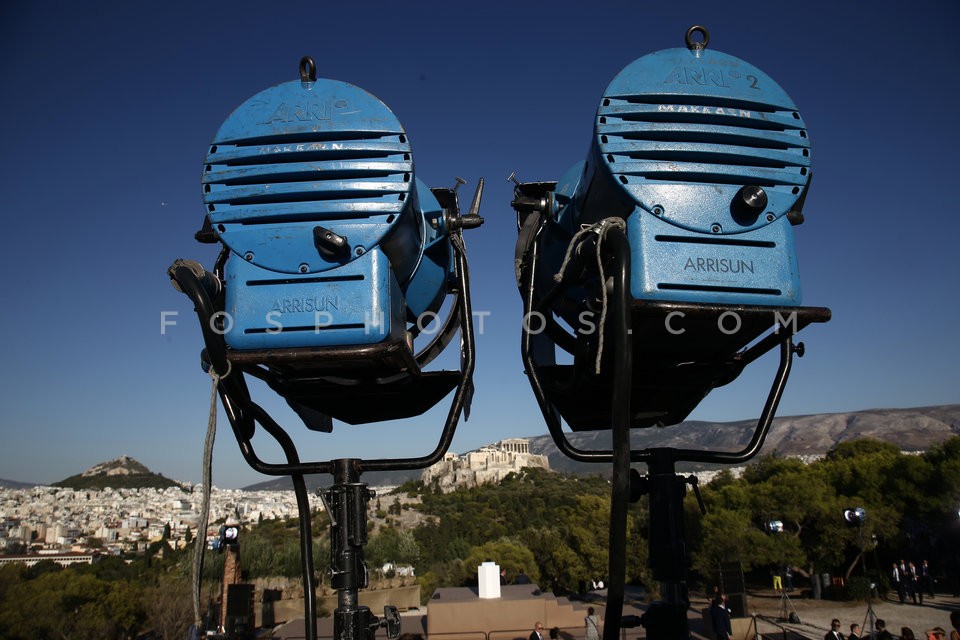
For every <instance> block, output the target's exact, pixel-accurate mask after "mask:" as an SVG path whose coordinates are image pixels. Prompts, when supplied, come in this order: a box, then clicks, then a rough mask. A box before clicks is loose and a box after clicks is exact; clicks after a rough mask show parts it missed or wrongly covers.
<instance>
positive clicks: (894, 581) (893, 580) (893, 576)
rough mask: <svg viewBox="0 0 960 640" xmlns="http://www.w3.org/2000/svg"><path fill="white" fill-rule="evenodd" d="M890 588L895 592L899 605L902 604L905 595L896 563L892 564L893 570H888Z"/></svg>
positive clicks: (901, 575)
mask: <svg viewBox="0 0 960 640" xmlns="http://www.w3.org/2000/svg"><path fill="white" fill-rule="evenodd" d="M890 586H891V587H893V588H894V590H895V591H896V592H897V597H898V598H900V604H903V601H904V600H905V599H906V593H904V591H903V574H902V573H900V567H899V566H897V563H896V562H894V563H893V569H891V570H890Z"/></svg>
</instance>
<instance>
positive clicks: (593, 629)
mask: <svg viewBox="0 0 960 640" xmlns="http://www.w3.org/2000/svg"><path fill="white" fill-rule="evenodd" d="M583 625H584V633H583V638H584V640H600V621H599V620H597V616H596V614H595V613H594V610H593V607H587V617H586V618H584V619H583Z"/></svg>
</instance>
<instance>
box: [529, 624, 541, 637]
mask: <svg viewBox="0 0 960 640" xmlns="http://www.w3.org/2000/svg"><path fill="white" fill-rule="evenodd" d="M530 640H543V623H542V622H540V621H539V620H537V623H536V624H535V625H533V633H531V634H530Z"/></svg>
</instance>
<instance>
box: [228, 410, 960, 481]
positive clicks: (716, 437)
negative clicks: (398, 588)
mask: <svg viewBox="0 0 960 640" xmlns="http://www.w3.org/2000/svg"><path fill="white" fill-rule="evenodd" d="M755 427H756V421H751V420H741V421H737V422H706V421H696V420H691V421H687V422H682V423H680V424H678V425H675V426H672V427H665V428H655V427H651V428H649V429H634V430H632V431H631V437H630V441H631V445H632V447H633V448H634V449H646V448H651V447H673V448H683V449H696V450H716V451H737V450H739V449H741V448H743V447H744V446H746V444H747V443H748V442H749V441H750V438H751V437H752V436H753V432H754V428H755ZM957 435H960V404H951V405H942V406H935V407H917V408H912V409H868V410H865V411H855V412H848V413H820V414H814V415H807V416H789V417H783V418H775V419H774V421H773V424H772V425H771V427H770V431H769V433H768V434H767V438H766V440H765V441H764V445H763V448H762V449H761V450H760V454H759V455H765V454H771V453H776V454H778V455H782V456H811V455H823V454H826V453H827V452H828V451H830V450H831V449H833V448H834V447H836V446H837V445H838V444H839V443H841V442H846V441H848V440H856V439H859V438H873V439H875V440H881V441H884V442H889V443H892V444H895V445H897V446H898V447H900V449H901V450H903V451H925V450H926V449H928V448H929V447H931V446H932V445H935V444H939V443H941V442H943V441H945V440H947V439H949V438H951V437H953V436H957ZM567 437H568V438H569V440H570V442H571V444H573V445H574V446H575V447H577V448H579V449H585V450H604V449H609V448H610V431H609V430H607V431H587V432H582V433H569V432H568V433H567ZM529 440H530V452H531V453H539V454H542V455H545V456H547V457H548V458H549V459H550V468H551V469H554V470H556V471H562V472H564V473H572V474H576V475H591V474H602V475H609V473H610V465H609V464H589V463H581V462H575V461H573V460H571V459H570V458H568V457H567V456H565V455H564V454H562V453H560V451H559V450H558V449H557V446H556V444H554V442H553V438H552V437H551V436H550V435H542V436H536V437H533V438H530V439H529ZM712 466H713V467H717V466H719V465H712ZM703 468H708V465H694V464H689V463H685V464H681V465H678V470H679V471H690V470H696V469H703ZM419 478H420V472H419V471H381V472H370V473H365V474H363V475H362V476H361V479H362V481H363V482H366V483H367V484H368V485H370V486H372V487H376V486H383V485H398V484H403V482H405V481H407V480H419ZM332 482H333V480H332V477H331V476H329V475H327V476H308V477H307V487H308V489H309V490H313V489H316V488H317V487H320V486H329V485H330V484H332ZM292 488H293V485H292V483H291V482H290V479H289V478H277V479H274V480H270V481H267V482H261V483H258V484H254V485H250V486H248V487H244V489H247V490H261V491H262V490H272V489H275V490H289V489H292Z"/></svg>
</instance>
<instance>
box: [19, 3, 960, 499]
mask: <svg viewBox="0 0 960 640" xmlns="http://www.w3.org/2000/svg"><path fill="white" fill-rule="evenodd" d="M958 22H960V4H958V3H956V2H953V1H944V2H931V1H929V0H919V1H915V2H910V3H904V2H893V1H882V2H871V3H854V2H792V3H786V2H771V1H769V0H768V1H766V2H754V1H752V0H745V1H740V2H736V3H725V2H679V1H678V2H671V3H660V2H657V3H654V2H639V1H626V0H597V1H594V2H589V3H548V2H504V1H500V0H492V1H488V2H476V3H461V2H411V3H396V2H366V3H328V2H307V3H278V4H267V3H262V2H256V3H254V2H246V1H237V2H229V3H228V2H162V3H159V2H146V1H133V2H115V3H104V2H82V3H81V2H72V3H67V2H63V3H49V2H25V1H22V0H11V1H9V2H5V3H3V5H2V8H0V78H2V85H0V86H2V94H3V99H2V101H0V136H2V137H0V139H2V140H3V144H4V153H3V154H2V155H0V167H2V175H3V176H4V178H5V179H4V184H3V197H2V199H0V211H2V216H3V217H2V219H3V223H4V233H3V236H2V237H3V239H4V250H3V251H2V252H0V278H2V285H3V286H2V287H0V301H2V305H3V308H4V312H3V313H2V314H0V323H2V335H3V357H2V359H0V384H2V386H0V389H2V391H0V393H2V396H0V441H2V446H0V478H7V479H13V480H20V481H25V482H38V483H40V482H53V481H56V480H60V479H62V478H64V477H66V476H68V475H71V474H74V473H79V472H81V471H83V470H85V469H87V468H88V467H90V466H92V465H93V464H95V463H97V462H101V461H103V460H106V459H109V458H113V457H116V456H119V455H121V454H127V455H131V456H133V457H135V458H137V459H138V460H140V461H141V462H143V463H144V464H146V465H147V466H148V467H150V468H151V469H152V470H154V471H158V472H161V473H163V474H165V475H167V476H170V477H174V478H177V479H180V480H185V481H197V480H199V478H200V460H201V448H202V442H203V435H204V430H205V426H206V415H207V408H208V404H207V403H208V399H209V391H210V389H209V379H208V378H207V377H206V376H205V374H203V372H202V371H201V370H200V367H199V351H200V348H201V341H200V335H199V331H198V329H197V326H196V322H195V319H194V317H193V315H192V309H191V306H190V305H189V303H188V302H187V300H186V298H184V297H183V296H182V295H180V294H178V293H176V292H175V291H174V290H173V288H172V287H171V286H170V284H169V281H168V279H167V277H166V268H167V267H168V266H169V264H170V263H171V262H172V261H173V260H174V259H175V258H178V257H184V258H193V259H196V260H199V261H201V262H203V263H204V264H205V265H207V266H208V267H209V266H211V265H212V261H213V258H214V249H213V248H211V247H210V246H206V245H199V244H196V243H195V242H194V240H193V233H194V231H196V229H197V228H199V225H200V222H201V219H202V215H203V209H202V207H201V190H200V174H201V170H202V164H201V163H202V158H203V156H204V153H205V152H206V149H207V145H208V144H209V142H210V140H211V139H212V138H213V135H214V133H215V132H216V130H217V129H218V127H219V126H220V123H221V122H222V121H223V120H224V119H225V118H226V117H227V116H228V115H229V114H230V113H231V112H232V111H233V109H234V108H236V107H237V106H238V105H239V104H240V103H241V102H243V101H245V100H246V99H247V98H249V97H250V96H252V95H253V94H254V93H257V92H259V91H261V90H262V89H265V88H267V87H270V86H273V85H275V84H278V83H280V82H285V81H289V80H293V79H295V78H296V77H297V64H298V62H299V60H300V58H301V57H302V56H303V55H307V54H309V55H311V56H313V57H314V59H315V60H316V61H317V67H318V75H319V76H321V77H327V78H332V79H336V80H343V81H346V82H350V83H352V84H355V85H357V86H359V87H362V88H364V89H366V90H367V91H369V92H371V93H373V94H374V95H376V96H378V97H379V98H380V99H381V100H383V101H384V102H385V103H386V104H387V105H388V106H390V108H391V109H392V110H393V111H394V113H395V114H396V115H397V117H398V118H399V120H400V121H401V123H403V125H404V127H405V129H406V131H407V133H408V136H409V139H410V142H411V145H412V148H413V158H414V163H415V171H416V174H417V176H418V177H419V178H420V179H422V180H423V181H424V182H426V183H427V184H428V185H430V186H452V185H453V183H454V177H455V176H462V177H463V178H465V179H466V180H467V181H468V185H467V186H466V187H464V189H465V190H469V191H470V192H472V189H473V187H474V185H475V184H476V181H477V180H478V179H479V178H480V177H484V178H486V181H487V189H486V192H485V196H484V201H483V208H482V215H483V216H484V217H485V218H486V224H485V225H484V226H483V227H482V228H481V229H479V230H477V231H473V232H470V233H469V235H468V236H467V248H468V251H469V257H470V265H471V270H472V279H473V295H474V297H473V304H474V308H475V309H476V310H479V311H488V312H489V313H490V315H489V316H488V317H487V318H485V321H484V331H483V333H482V335H479V336H478V344H477V350H478V355H477V373H476V397H475V400H474V405H473V412H472V415H471V419H470V420H469V422H465V423H464V422H461V424H460V426H459V428H458V431H457V436H456V438H455V440H454V443H453V447H452V449H453V450H454V451H465V450H469V449H472V448H474V447H476V446H479V445H481V444H485V443H488V442H492V441H495V440H498V439H501V438H504V437H517V436H532V435H539V434H542V433H545V432H546V428H545V426H544V425H543V422H542V419H541V417H540V414H539V411H538V410H537V408H536V404H535V402H534V399H533V396H532V394H531V393H530V390H529V386H528V384H527V381H526V378H525V377H524V376H523V373H522V365H521V362H520V355H519V320H520V313H521V312H520V299H519V295H518V294H517V292H516V288H515V285H514V282H513V274H512V260H513V246H514V240H515V236H516V233H515V226H514V225H515V223H514V214H513V211H512V209H511V208H510V201H511V196H512V191H511V185H510V184H508V183H507V181H506V177H507V175H509V174H510V172H511V171H514V170H515V171H517V174H518V176H519V177H520V179H522V180H530V181H532V180H556V179H558V178H559V177H560V175H561V174H562V173H564V172H565V171H566V170H567V168H569V167H570V166H571V165H572V164H574V163H576V162H578V161H580V160H582V159H583V158H584V157H585V155H586V153H587V149H588V146H589V143H590V136H591V131H592V123H593V118H594V114H595V112H596V108H597V103H598V101H599V99H600V96H601V94H602V92H603V89H604V88H605V87H606V85H607V83H608V82H609V81H610V80H611V79H612V78H613V77H614V76H615V75H616V73H617V72H618V71H619V70H620V69H621V68H623V67H624V66H625V65H626V64H628V63H629V62H631V61H632V60H634V59H636V58H638V57H640V56H642V55H645V54H647V53H651V52H653V51H656V50H658V49H663V48H668V47H677V46H682V43H683V35H684V33H685V31H686V29H687V28H688V27H689V26H691V25H693V24H703V25H705V26H706V27H707V28H708V29H709V30H710V33H711V41H710V47H711V48H713V49H717V50H720V51H723V52H725V53H728V54H731V55H734V56H737V57H739V58H742V59H744V60H746V61H748V62H750V63H752V64H754V65H756V66H757V67H759V68H760V69H762V70H763V71H765V72H766V73H767V74H769V75H770V76H771V77H773V78H774V79H775V80H777V82H778V83H779V84H780V85H781V86H783V87H784V88H785V89H786V91H787V92H788V93H789V94H790V95H791V97H792V98H793V99H794V101H795V102H796V103H797V104H798V106H799V108H800V110H801V112H802V113H803V116H804V118H805V120H806V122H807V124H808V127H809V131H810V137H811V143H812V161H813V168H814V173H815V175H816V178H815V180H814V182H813V186H812V189H811V191H810V194H809V197H808V198H807V202H806V207H805V210H804V212H805V214H806V223H805V224H804V225H803V226H801V227H798V228H797V240H796V242H797V247H798V251H799V262H800V272H801V280H802V285H803V289H804V303H805V304H808V305H815V306H827V307H830V308H832V310H833V314H834V319H833V321H832V322H830V323H829V324H827V325H823V326H815V327H812V328H810V329H807V330H806V331H805V332H804V333H803V334H802V339H803V341H804V342H805V343H806V345H807V356H806V357H805V358H803V359H802V360H799V361H797V363H796V366H795V367H794V372H793V374H792V377H791V380H790V383H789V385H788V387H787V391H786V394H785V397H784V399H783V402H782V404H781V410H780V415H797V414H808V413H819V412H835V411H853V410H858V409H865V408H875V407H910V406H923V405H934V404H946V403H956V402H960V384H958V377H960V376H958V374H957V368H958V363H960V340H958V337H957V330H956V319H957V317H958V315H960V303H958V290H960V287H958V286H957V280H958V276H960V251H958V250H957V245H958V242H960V206H958V197H957V194H956V192H955V191H954V188H955V187H956V184H957V178H956V172H957V169H958V167H960V163H958V162H957V156H956V154H957V151H956V150H957V149H958V147H960V145H958V143H960V140H958V133H957V127H956V118H955V111H956V105H957V102H958V100H957V98H958V81H957V73H956V67H957V64H958V63H960V55H958V54H960V45H958V40H957V38H956V34H955V27H956V24H957V23H958ZM164 311H168V312H169V311H172V312H177V313H178V314H179V316H178V324H177V325H176V326H174V327H168V328H167V331H166V334H165V335H162V334H161V330H160V329H161V313H162V312H164ZM773 365H774V363H773V362H772V361H770V360H769V359H764V360H762V361H760V362H758V363H757V364H755V365H753V366H752V367H751V368H750V369H748V370H747V372H746V373H745V374H744V375H743V376H742V377H741V379H740V380H739V381H737V382H736V383H735V384H733V385H731V386H730V387H728V388H724V389H721V390H718V391H716V392H714V394H713V395H711V396H710V398H708V399H707V401H705V402H704V403H703V405H701V407H700V408H698V410H697V411H696V412H695V413H694V415H693V416H692V417H694V418H699V419H710V420H719V421H727V420H737V419H744V418H752V417H755V416H756V414H757V413H758V411H759V409H760V406H761V405H762V402H763V398H764V396H765V394H766V389H767V387H768V380H769V376H770V375H771V373H772V370H773ZM264 404H265V405H266V406H267V407H268V408H269V409H270V410H273V411H277V412H278V413H279V415H281V420H282V422H283V423H284V424H285V425H288V426H289V427H290V431H291V433H293V434H294V435H295V436H296V437H297V438H298V441H299V442H300V443H301V444H300V447H301V453H302V457H303V458H305V459H315V460H327V459H332V458H338V457H382V456H390V455H418V454H422V453H425V452H427V451H429V450H432V448H433V446H434V443H435V439H436V434H437V433H438V431H439V428H440V425H441V423H442V413H437V412H431V413H429V414H427V415H426V416H423V417H422V418H420V419H417V420H413V421H406V422H404V423H402V424H387V425H372V426H358V427H349V426H343V425H341V426H338V428H337V429H336V430H335V431H334V433H333V434H332V435H326V434H318V433H313V432H307V431H306V430H305V429H303V428H302V427H301V426H299V424H298V423H297V422H296V418H294V417H293V416H292V415H290V414H289V413H284V412H282V408H281V406H280V404H281V403H280V402H279V401H276V400H275V399H273V398H271V397H267V399H266V400H265V401H264ZM443 407H444V409H445V407H446V404H444V405H443ZM905 438H909V435H908V434H907V435H905ZM262 446H263V449H262V450H263V451H265V452H270V451H272V449H271V448H270V447H269V446H268V445H267V444H263V445H262ZM265 455H269V453H265ZM263 479H264V478H263V477H262V476H260V475H259V474H257V473H255V472H253V471H252V470H251V469H249V468H248V467H247V466H246V464H245V463H244V462H243V460H242V458H241V457H240V455H239V452H238V450H237V445H236V442H235V441H234V439H233V436H232V433H231V432H230V431H229V428H228V427H227V425H226V422H225V418H223V416H221V428H220V431H219V432H218V440H217V447H216V457H215V460H214V481H215V483H216V484H217V485H218V486H223V487H239V486H243V485H246V484H250V483H253V482H257V481H260V480H263Z"/></svg>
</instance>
